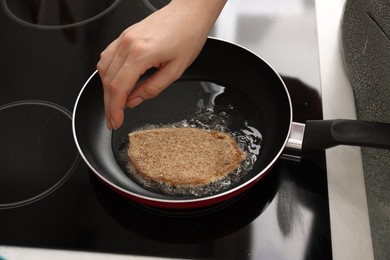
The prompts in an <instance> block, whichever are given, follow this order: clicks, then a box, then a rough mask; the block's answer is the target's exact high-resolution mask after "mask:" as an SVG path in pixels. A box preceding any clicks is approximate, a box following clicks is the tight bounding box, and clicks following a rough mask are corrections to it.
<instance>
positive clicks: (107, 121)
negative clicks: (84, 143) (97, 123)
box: [106, 119, 112, 131]
mask: <svg viewBox="0 0 390 260" xmlns="http://www.w3.org/2000/svg"><path fill="white" fill-rule="evenodd" d="M106 125H107V128H108V130H110V131H111V130H112V126H111V123H110V121H109V120H108V119H106Z"/></svg>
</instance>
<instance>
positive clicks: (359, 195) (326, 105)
mask: <svg viewBox="0 0 390 260" xmlns="http://www.w3.org/2000/svg"><path fill="white" fill-rule="evenodd" d="M345 1H346V0H316V11H317V25H318V41H319V55H320V70H321V86H322V101H323V112H324V119H334V118H346V119H356V111H355V102H354V97H353V91H352V88H351V85H350V83H349V80H348V77H347V74H346V72H345V67H344V64H343V62H344V61H343V55H342V49H341V41H340V34H341V19H342V15H343V11H344V5H345ZM326 158H327V169H328V189H329V208H330V220H331V235H332V250H333V258H334V259H335V260H339V259H342V260H348V259H353V260H359V259H362V260H370V259H374V255H373V247H372V239H371V230H370V223H369V215H368V207H367V197H366V189H365V184H364V174H363V167H362V159H361V153H360V148H358V147H348V146H339V147H336V148H332V149H329V150H327V151H326Z"/></svg>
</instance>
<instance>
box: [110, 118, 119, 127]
mask: <svg viewBox="0 0 390 260" xmlns="http://www.w3.org/2000/svg"><path fill="white" fill-rule="evenodd" d="M110 124H111V130H116V129H117V127H116V125H115V122H114V120H112V119H111V120H110Z"/></svg>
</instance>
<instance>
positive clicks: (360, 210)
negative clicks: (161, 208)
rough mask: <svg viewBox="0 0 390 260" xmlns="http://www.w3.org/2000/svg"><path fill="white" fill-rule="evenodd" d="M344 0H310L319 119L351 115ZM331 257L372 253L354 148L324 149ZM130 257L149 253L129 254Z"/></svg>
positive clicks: (3, 253) (39, 254)
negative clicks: (344, 48) (313, 11)
mask: <svg viewBox="0 0 390 260" xmlns="http://www.w3.org/2000/svg"><path fill="white" fill-rule="evenodd" d="M344 4H345V0H326V1H324V0H316V10H317V23H318V41H319V55H320V70H321V86H322V98H323V104H324V105H323V112H324V118H325V119H332V118H346V119H355V118H356V113H355V104H354V99H353V93H352V89H351V86H350V83H349V81H348V78H347V76H346V72H345V68H344V63H343V55H342V51H341V43H340V22H341V18H342V13H343V8H344ZM326 156H327V167H328V183H329V200H330V202H329V204H330V219H331V234H332V250H333V258H334V259H336V260H338V259H343V260H344V259H357V260H358V259H364V260H370V259H374V256H373V248H372V241H371V231H370V224H369V218H368V208H367V199H366V190H365V184H364V175H363V168H362V160H361V153H360V148H358V147H347V146H339V147H335V148H331V149H329V150H327V151H326ZM53 258H56V259H65V258H66V259H69V258H71V259H125V258H126V259H129V256H124V255H111V254H96V253H88V252H69V251H61V250H43V249H29V248H16V247H4V246H0V260H3V259H7V260H8V259H53ZM131 259H154V258H149V257H142V256H141V257H139V256H138V257H131Z"/></svg>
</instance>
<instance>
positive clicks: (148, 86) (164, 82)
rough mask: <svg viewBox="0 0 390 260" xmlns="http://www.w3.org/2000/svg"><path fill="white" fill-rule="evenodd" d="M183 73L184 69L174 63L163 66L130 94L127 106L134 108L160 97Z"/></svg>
mask: <svg viewBox="0 0 390 260" xmlns="http://www.w3.org/2000/svg"><path fill="white" fill-rule="evenodd" d="M178 68H179V69H178ZM183 72H184V69H182V68H180V67H177V66H174V64H173V63H170V64H169V65H168V64H167V65H164V66H161V67H160V68H159V69H158V70H157V71H156V72H154V73H153V74H152V75H151V76H150V77H149V78H147V79H146V80H144V81H143V82H141V83H140V84H139V85H138V86H137V87H136V88H135V89H134V90H133V92H131V93H130V95H129V96H128V98H127V102H126V104H127V106H128V107H130V108H133V107H136V106H138V105H139V104H141V103H142V102H143V101H145V100H147V99H151V98H154V97H156V96H158V95H159V94H160V93H161V92H162V91H163V90H164V89H166V88H167V87H168V86H169V85H171V84H172V83H173V82H174V81H176V80H177V79H178V78H179V77H180V76H181V75H182V74H183Z"/></svg>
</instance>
